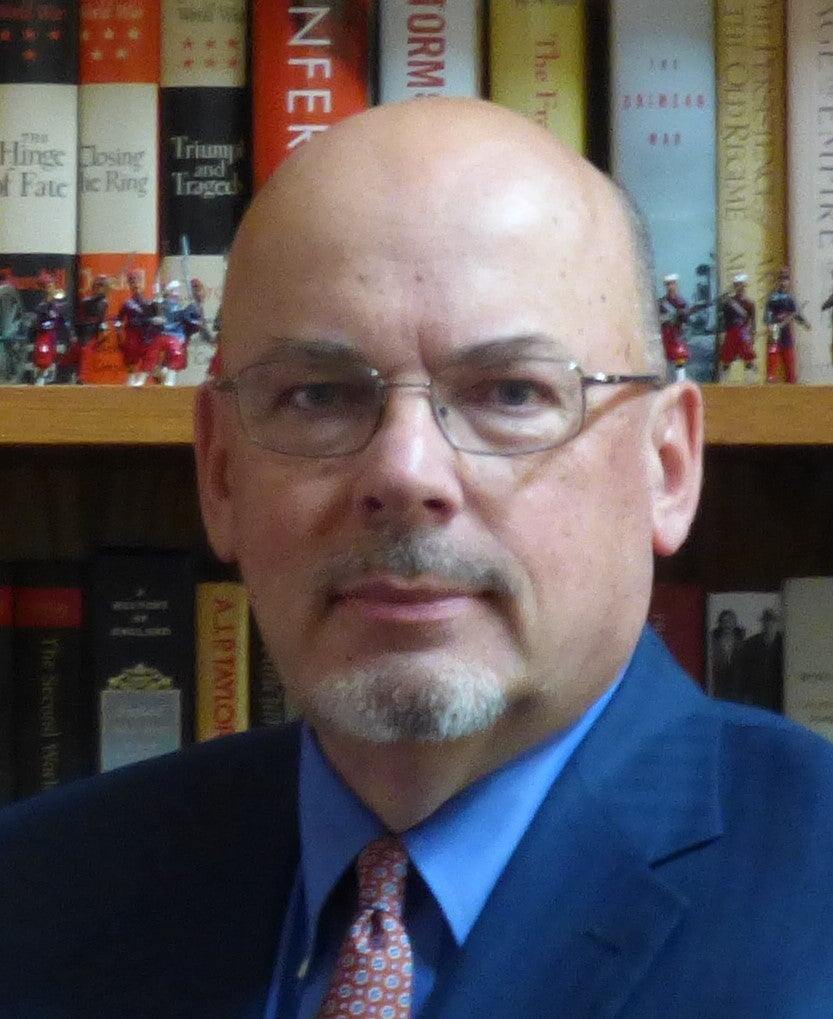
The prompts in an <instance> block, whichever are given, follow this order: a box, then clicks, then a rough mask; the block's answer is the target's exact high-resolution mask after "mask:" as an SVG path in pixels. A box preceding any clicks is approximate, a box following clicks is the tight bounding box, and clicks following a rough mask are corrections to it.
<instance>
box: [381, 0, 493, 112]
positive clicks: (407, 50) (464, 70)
mask: <svg viewBox="0 0 833 1019" xmlns="http://www.w3.org/2000/svg"><path fill="white" fill-rule="evenodd" d="M481 7H482V5H481V3H480V2H479V0H458V2H457V3H454V4H436V3H414V2H412V0H387V2H385V3H383V4H380V6H379V13H378V35H379V42H378V60H377V66H378V71H377V73H378V100H379V102H380V103H391V102H398V101H399V100H401V99H418V98H421V97H422V96H437V95H443V96H466V97H477V96H480V95H481V93H482V52H481V46H480V36H481V20H480V19H481V17H482V9H481Z"/></svg>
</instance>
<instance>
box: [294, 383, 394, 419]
mask: <svg viewBox="0 0 833 1019" xmlns="http://www.w3.org/2000/svg"><path fill="white" fill-rule="evenodd" d="M373 402H374V391H373V389H372V388H370V387H368V386H364V385H359V384H357V383H355V382H299V383H297V384H295V385H291V386H287V387H285V388H284V389H282V390H281V392H280V394H279V395H278V396H277V398H276V399H275V402H274V405H275V408H276V409H277V410H296V411H309V412H315V411H318V412H321V411H330V412H332V413H344V414H349V413H355V412H356V411H359V410H363V409H364V408H366V407H368V406H369V405H372V404H373Z"/></svg>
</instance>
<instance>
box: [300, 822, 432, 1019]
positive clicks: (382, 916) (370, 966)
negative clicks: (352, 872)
mask: <svg viewBox="0 0 833 1019" xmlns="http://www.w3.org/2000/svg"><path fill="white" fill-rule="evenodd" d="M356 871H357V876H358V881H359V907H358V913H357V915H356V916H355V917H354V919H353V922H352V923H351V925H350V929H349V930H348V932H347V935H346V937H345V939H344V942H343V943H342V946H341V951H340V952H339V956H338V959H337V960H336V965H335V970H334V971H333V975H332V977H331V980H330V985H329V988H328V989H327V993H326V994H325V995H324V1000H323V1001H322V1003H321V1009H320V1011H319V1013H318V1016H319V1019H353V1017H355V1016H364V1017H366V1019H410V1016H411V983H412V978H413V958H412V952H411V943H410V940H409V938H408V935H407V933H406V931H405V928H404V926H403V924H402V904H403V900H404V896H405V876H406V874H407V871H408V855H407V853H406V852H405V847H404V846H403V845H402V843H401V842H400V840H399V839H398V838H397V837H396V836H395V835H386V836H384V837H383V838H380V839H376V841H375V842H371V843H370V845H369V846H367V848H366V849H363V850H362V852H361V853H359V856H358V859H357V860H356Z"/></svg>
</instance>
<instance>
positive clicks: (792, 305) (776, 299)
mask: <svg viewBox="0 0 833 1019" xmlns="http://www.w3.org/2000/svg"><path fill="white" fill-rule="evenodd" d="M764 321H765V322H766V324H767V325H768V326H769V343H768V344H767V351H766V380H767V382H778V375H779V368H782V369H783V373H784V381H785V382H796V381H797V379H798V375H797V372H796V365H795V334H794V332H793V322H798V323H799V324H800V325H802V326H804V328H805V329H809V328H810V323H809V322H808V321H807V319H806V318H804V316H803V315H802V314H801V312H800V311H799V310H798V305H797V304H796V302H795V298H794V297H793V295H792V293H791V290H790V271H789V269H787V268H784V269H782V270H781V271H780V272H779V273H778V281H777V283H776V285H775V289H774V290H773V291H772V293H771V294H770V295H769V298H768V299H767V302H766V310H765V312H764Z"/></svg>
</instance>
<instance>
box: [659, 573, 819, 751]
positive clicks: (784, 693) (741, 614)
mask: <svg viewBox="0 0 833 1019" xmlns="http://www.w3.org/2000/svg"><path fill="white" fill-rule="evenodd" d="M649 619H650V621H651V623H652V625H653V626H654V628H655V629H656V630H657V632H658V633H659V634H660V636H661V637H662V638H663V640H664V641H665V642H666V644H667V645H668V647H669V649H670V650H671V651H672V653H673V654H674V656H675V657H676V658H677V660H678V661H679V663H680V664H681V665H682V666H683V667H684V668H685V669H686V671H687V672H689V674H690V675H691V676H692V677H693V678H694V679H696V680H697V681H698V682H699V683H700V684H701V685H702V686H703V687H704V688H705V689H706V690H707V691H708V692H709V693H710V694H712V695H713V696H715V697H719V698H722V699H726V700H733V701H738V702H740V703H744V704H755V705H758V706H760V707H764V708H768V709H770V710H772V711H778V712H783V714H785V715H786V716H787V717H789V718H792V719H794V720H795V721H797V722H800V723H801V724H802V725H805V726H807V727H808V728H809V729H812V730H813V731H815V732H817V733H819V734H820V735H822V736H824V737H826V738H827V739H831V740H833V577H829V576H824V577H789V578H787V579H786V580H785V581H784V583H783V584H782V586H781V588H780V590H778V591H710V592H706V591H705V590H704V588H703V587H702V586H700V585H699V584H695V583H672V582H664V581H658V582H657V583H656V584H655V585H654V592H653V597H652V601H651V608H650V613H649Z"/></svg>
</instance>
